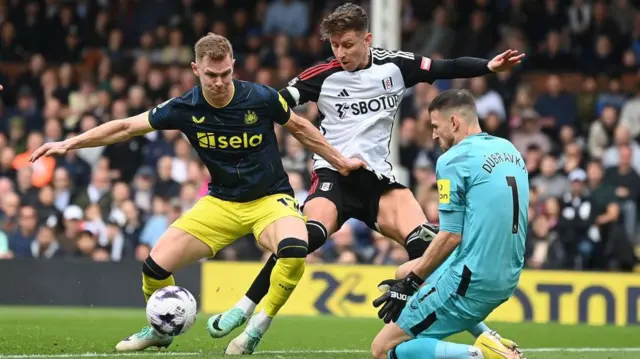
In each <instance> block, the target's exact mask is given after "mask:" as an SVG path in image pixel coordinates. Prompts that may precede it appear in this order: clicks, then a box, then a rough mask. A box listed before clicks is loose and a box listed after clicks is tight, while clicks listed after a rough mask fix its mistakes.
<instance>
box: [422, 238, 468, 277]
mask: <svg viewBox="0 0 640 359" xmlns="http://www.w3.org/2000/svg"><path fill="white" fill-rule="evenodd" d="M461 241H462V236H461V235H460V234H459V233H451V232H447V231H443V230H441V231H440V232H439V233H438V234H437V235H436V237H435V238H434V239H433V241H432V242H431V244H430V245H429V247H428V248H427V250H426V251H425V252H424V254H423V255H422V257H420V259H418V262H417V263H416V266H415V267H413V273H414V274H416V275H417V276H418V277H420V279H423V280H424V279H426V278H427V277H428V276H430V275H431V274H432V273H433V272H434V271H435V270H436V269H437V268H438V267H439V266H440V265H441V264H442V263H443V262H444V261H445V260H446V259H447V258H448V257H449V255H451V253H453V251H454V250H455V249H456V248H457V247H458V245H460V242H461Z"/></svg>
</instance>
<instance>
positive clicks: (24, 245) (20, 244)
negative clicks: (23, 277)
mask: <svg viewBox="0 0 640 359" xmlns="http://www.w3.org/2000/svg"><path fill="white" fill-rule="evenodd" d="M37 229H38V213H37V212H36V209H35V208H34V207H33V206H30V205H24V206H22V207H20V210H19V212H18V227H17V228H16V230H15V231H14V232H13V233H11V234H9V249H10V250H11V252H12V253H13V256H14V257H15V258H30V257H31V242H33V241H34V240H35V238H36V232H37Z"/></svg>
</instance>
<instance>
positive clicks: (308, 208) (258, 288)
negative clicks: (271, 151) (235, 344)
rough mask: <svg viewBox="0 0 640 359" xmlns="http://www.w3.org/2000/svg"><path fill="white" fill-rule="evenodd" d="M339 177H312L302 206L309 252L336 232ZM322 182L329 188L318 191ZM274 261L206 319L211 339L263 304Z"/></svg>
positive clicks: (324, 173)
mask: <svg viewBox="0 0 640 359" xmlns="http://www.w3.org/2000/svg"><path fill="white" fill-rule="evenodd" d="M339 176H340V175H339V174H338V173H337V172H335V171H331V170H328V169H324V170H323V169H321V170H318V171H317V175H315V177H314V184H313V185H312V191H311V192H310V194H309V197H308V198H307V201H306V203H305V204H304V215H305V216H306V217H307V218H308V221H307V225H306V227H307V233H308V239H309V253H312V252H314V251H315V250H317V249H318V248H320V247H322V245H323V244H324V243H325V242H326V240H327V238H328V237H329V236H330V235H331V234H333V233H334V232H335V231H337V230H338V224H339V223H338V222H339V212H340V209H339V208H340V207H341V203H342V194H341V192H340V191H341V187H340V183H339V181H340V179H339ZM324 183H329V184H330V185H328V186H324V187H321V189H320V190H318V186H319V185H320V186H322V184H324ZM327 187H328V188H327ZM314 188H315V190H314ZM277 259H278V257H277V255H276V254H275V253H274V254H272V255H271V257H269V259H268V260H267V261H266V262H265V263H264V266H263V267H262V270H260V272H259V273H258V276H257V277H256V279H255V280H254V281H253V283H252V284H251V287H249V290H248V291H247V293H246V294H245V296H244V297H242V298H241V299H240V300H239V301H238V303H236V305H235V306H234V307H233V308H231V309H229V310H227V311H225V312H224V313H220V314H216V315H214V316H212V317H211V318H209V320H208V321H207V330H208V331H209V334H210V335H211V336H212V337H214V338H222V337H224V336H226V335H227V334H229V333H230V332H231V331H232V330H233V329H235V328H237V327H239V326H241V325H242V324H243V323H244V322H245V321H246V318H248V317H250V316H251V314H253V311H254V310H255V308H256V306H257V305H258V303H260V301H262V299H263V298H264V297H265V296H266V295H267V292H268V291H269V287H270V278H271V273H272V271H273V268H274V267H275V265H276V263H277Z"/></svg>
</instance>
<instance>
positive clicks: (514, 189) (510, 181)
mask: <svg viewBox="0 0 640 359" xmlns="http://www.w3.org/2000/svg"><path fill="white" fill-rule="evenodd" d="M507 186H509V187H511V195H512V196H513V224H512V225H511V233H513V234H517V233H518V208H519V207H520V199H519V198H518V184H517V183H516V178H515V177H513V176H507Z"/></svg>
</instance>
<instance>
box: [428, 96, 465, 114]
mask: <svg viewBox="0 0 640 359" xmlns="http://www.w3.org/2000/svg"><path fill="white" fill-rule="evenodd" d="M457 107H468V108H471V109H473V113H475V112H476V101H475V99H474V98H473V95H472V94H471V92H469V91H467V90H447V91H444V92H442V93H441V94H439V95H438V96H436V97H435V98H434V99H433V101H431V104H429V113H431V112H433V111H442V110H451V109H454V108H457Z"/></svg>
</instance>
